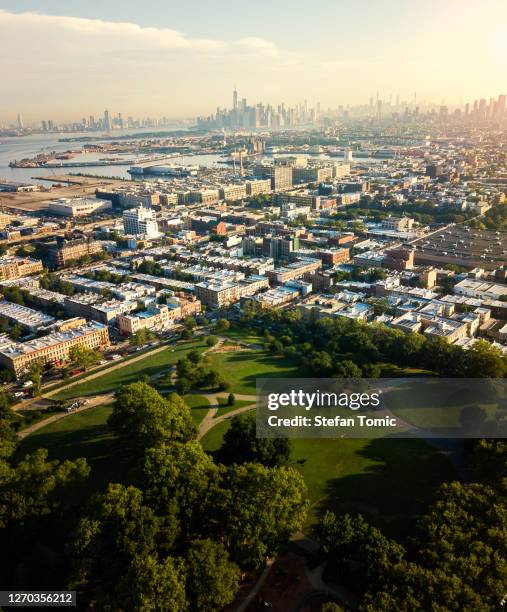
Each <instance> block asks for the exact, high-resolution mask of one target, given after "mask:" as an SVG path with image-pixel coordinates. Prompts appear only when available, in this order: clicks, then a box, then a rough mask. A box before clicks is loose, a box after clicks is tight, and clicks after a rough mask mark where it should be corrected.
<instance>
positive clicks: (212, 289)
mask: <svg viewBox="0 0 507 612" xmlns="http://www.w3.org/2000/svg"><path fill="white" fill-rule="evenodd" d="M268 287H269V280H268V279H267V278H266V277H265V276H249V277H248V278H247V279H244V280H240V281H234V280H226V279H219V278H213V279H208V280H205V281H203V282H201V283H197V284H196V286H195V294H196V296H197V297H198V298H199V299H200V300H201V302H202V303H203V304H206V305H207V306H210V307H211V308H219V307H222V306H228V305H230V304H234V303H235V302H237V301H239V300H240V299H241V298H242V297H246V296H250V295H254V294H255V293H257V292H258V291H261V290H262V289H267V288H268Z"/></svg>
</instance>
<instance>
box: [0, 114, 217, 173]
mask: <svg viewBox="0 0 507 612" xmlns="http://www.w3.org/2000/svg"><path fill="white" fill-rule="evenodd" d="M169 129H170V128H161V129H159V130H156V129H152V128H140V129H137V130H115V136H117V135H118V136H119V135H122V134H126V135H129V134H132V135H133V134H136V133H147V132H150V133H152V132H153V133H154V132H157V131H161V132H162V131H169ZM174 129H184V128H182V127H181V126H174ZM95 135H96V134H90V133H89V132H86V133H83V134H77V133H76V134H74V133H73V134H33V135H31V136H17V137H12V138H6V137H0V179H1V180H7V181H13V182H19V183H37V184H41V185H44V184H45V185H48V184H49V183H48V181H42V180H37V179H35V178H34V177H39V176H47V177H51V176H54V175H62V174H76V173H83V174H93V175H96V176H103V177H120V178H124V179H130V174H129V173H128V172H127V170H128V169H129V168H130V166H131V165H132V164H131V163H130V161H131V160H132V159H133V158H134V157H135V156H134V155H133V154H128V155H125V157H126V158H127V160H128V161H127V163H125V165H115V166H86V167H82V168H10V167H9V162H11V161H14V160H19V159H24V158H31V157H35V156H36V155H38V154H39V153H47V152H50V151H57V152H63V151H68V150H69V149H78V148H80V147H81V146H82V145H83V143H82V142H58V140H59V138H65V137H72V138H75V137H79V136H95ZM110 140H111V139H110V138H108V137H107V136H104V138H103V139H101V140H100V141H94V142H108V141H110ZM92 144H93V143H92ZM109 156H110V155H108V154H107V153H86V154H85V155H79V156H76V157H75V158H73V160H70V161H80V160H86V161H93V160H98V159H99V158H103V157H109ZM111 157H120V155H117V154H114V155H111ZM219 159H221V158H220V156H218V155H199V156H188V155H187V156H179V157H174V158H171V159H170V160H168V163H169V162H171V161H172V162H175V163H187V164H189V163H192V164H201V165H203V166H214V165H216V164H217V162H218V160H219Z"/></svg>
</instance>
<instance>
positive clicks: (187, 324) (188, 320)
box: [183, 317, 197, 330]
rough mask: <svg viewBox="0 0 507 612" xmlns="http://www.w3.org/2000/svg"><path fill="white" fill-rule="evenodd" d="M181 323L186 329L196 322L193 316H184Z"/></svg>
mask: <svg viewBox="0 0 507 612" xmlns="http://www.w3.org/2000/svg"><path fill="white" fill-rule="evenodd" d="M183 325H184V326H185V327H186V328H187V329H188V330H192V329H194V328H195V327H197V322H196V320H195V319H194V317H185V319H184V321H183Z"/></svg>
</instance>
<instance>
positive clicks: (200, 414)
mask: <svg viewBox="0 0 507 612" xmlns="http://www.w3.org/2000/svg"><path fill="white" fill-rule="evenodd" d="M183 399H184V400H185V404H186V405H187V406H188V407H189V408H190V412H191V413H192V418H193V419H194V423H195V424H196V425H199V423H200V422H201V421H202V420H203V419H204V417H205V416H206V414H207V412H208V411H209V409H210V408H211V406H210V403H209V402H208V400H207V399H206V398H205V397H204V396H203V395H197V394H192V393H191V394H189V395H185V397H184V398H183Z"/></svg>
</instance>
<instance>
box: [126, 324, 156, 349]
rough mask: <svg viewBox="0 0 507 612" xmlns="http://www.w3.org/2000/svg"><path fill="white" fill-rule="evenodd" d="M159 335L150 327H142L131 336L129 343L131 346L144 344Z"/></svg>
mask: <svg viewBox="0 0 507 612" xmlns="http://www.w3.org/2000/svg"><path fill="white" fill-rule="evenodd" d="M156 337H157V336H156V335H155V333H154V332H152V331H151V330H150V329H146V327H142V328H141V329H139V330H137V331H136V332H135V333H134V334H132V335H131V336H130V338H129V344H130V345H131V346H144V345H145V344H148V342H151V341H152V340H154V339H155V338H156Z"/></svg>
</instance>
